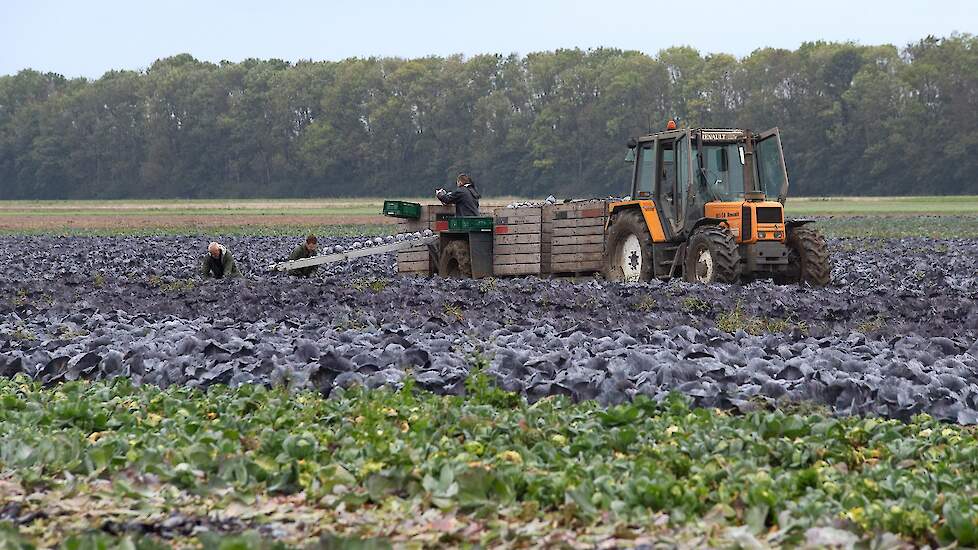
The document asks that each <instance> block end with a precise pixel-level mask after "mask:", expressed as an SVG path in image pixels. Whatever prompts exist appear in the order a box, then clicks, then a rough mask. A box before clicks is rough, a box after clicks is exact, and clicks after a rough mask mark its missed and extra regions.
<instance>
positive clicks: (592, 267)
mask: <svg viewBox="0 0 978 550" xmlns="http://www.w3.org/2000/svg"><path fill="white" fill-rule="evenodd" d="M607 219H608V204H607V201H603V200H591V201H581V202H570V203H565V204H558V205H555V206H554V207H553V222H552V223H553V232H552V238H551V249H550V252H551V254H550V273H552V274H555V275H570V274H585V273H594V272H597V271H601V270H602V268H603V267H604V227H605V223H606V222H607Z"/></svg>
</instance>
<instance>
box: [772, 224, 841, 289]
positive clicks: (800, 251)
mask: <svg viewBox="0 0 978 550" xmlns="http://www.w3.org/2000/svg"><path fill="white" fill-rule="evenodd" d="M787 240H788V242H787V244H788V269H789V270H790V271H789V273H788V274H787V275H786V276H783V277H778V280H776V281H775V282H784V283H788V284H805V283H808V284H810V285H812V286H826V285H828V284H829V282H830V281H831V279H832V263H831V261H830V260H829V247H828V245H827V244H825V239H824V238H823V237H822V235H821V234H820V233H819V232H818V231H816V230H815V229H814V228H810V227H793V228H790V229H788V239H787Z"/></svg>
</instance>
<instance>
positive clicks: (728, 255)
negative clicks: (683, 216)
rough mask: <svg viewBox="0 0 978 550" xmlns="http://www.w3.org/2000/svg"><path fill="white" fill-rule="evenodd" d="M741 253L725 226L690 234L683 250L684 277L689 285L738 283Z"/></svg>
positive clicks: (705, 227) (700, 229)
mask: <svg viewBox="0 0 978 550" xmlns="http://www.w3.org/2000/svg"><path fill="white" fill-rule="evenodd" d="M739 263H740V253H739V252H737V242H736V241H735V240H734V237H733V235H732V234H731V233H730V231H729V230H728V229H726V228H725V227H720V226H717V225H708V226H703V227H700V228H699V229H697V230H696V231H694V232H693V235H692V237H690V238H689V245H688V246H687V247H686V265H685V266H684V269H683V275H684V278H685V279H686V280H687V281H689V282H691V283H706V284H710V283H734V282H737V277H738V275H739V273H738V264H739Z"/></svg>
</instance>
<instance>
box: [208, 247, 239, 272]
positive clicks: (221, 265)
mask: <svg viewBox="0 0 978 550" xmlns="http://www.w3.org/2000/svg"><path fill="white" fill-rule="evenodd" d="M200 276H201V277H204V278H206V277H214V278H215V279H221V278H223V277H240V276H241V272H240V271H238V266H237V265H236V264H235V263H234V257H232V256H231V253H230V252H228V249H227V248H224V246H223V245H220V244H217V243H211V244H209V245H207V254H204V256H203V257H202V258H201V259H200Z"/></svg>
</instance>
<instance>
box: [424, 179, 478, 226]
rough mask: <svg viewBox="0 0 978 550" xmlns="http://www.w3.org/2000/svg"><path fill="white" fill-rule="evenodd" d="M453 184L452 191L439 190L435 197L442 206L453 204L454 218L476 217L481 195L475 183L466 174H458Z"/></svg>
mask: <svg viewBox="0 0 978 550" xmlns="http://www.w3.org/2000/svg"><path fill="white" fill-rule="evenodd" d="M455 184H456V189H455V190H454V191H445V190H444V189H439V190H437V191H435V197H436V198H437V199H438V200H440V201H441V202H442V204H454V205H455V215H456V216H478V215H479V199H480V198H481V197H482V195H480V194H479V190H478V189H476V188H475V182H474V181H472V178H470V177H469V176H467V175H466V174H459V175H458V179H456V180H455Z"/></svg>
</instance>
